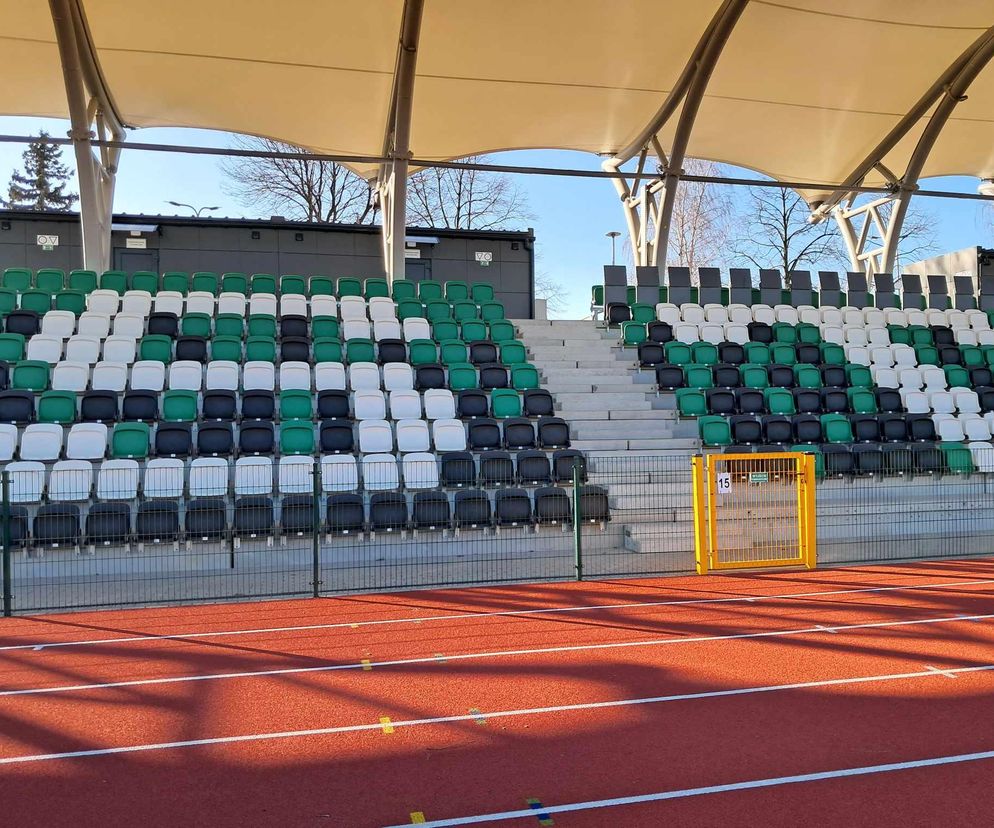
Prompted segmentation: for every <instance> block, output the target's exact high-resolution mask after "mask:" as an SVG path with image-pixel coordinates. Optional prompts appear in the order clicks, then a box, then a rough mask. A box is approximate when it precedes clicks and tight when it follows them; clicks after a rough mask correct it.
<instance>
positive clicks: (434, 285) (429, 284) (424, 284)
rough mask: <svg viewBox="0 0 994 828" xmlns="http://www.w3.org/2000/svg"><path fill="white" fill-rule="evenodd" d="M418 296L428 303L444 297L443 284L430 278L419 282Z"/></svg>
mask: <svg viewBox="0 0 994 828" xmlns="http://www.w3.org/2000/svg"><path fill="white" fill-rule="evenodd" d="M418 298H419V299H420V300H421V301H422V302H424V303H425V304H427V303H428V302H434V301H436V300H438V299H441V298H442V285H441V283H439V282H433V281H431V280H430V279H429V280H424V281H421V282H418Z"/></svg>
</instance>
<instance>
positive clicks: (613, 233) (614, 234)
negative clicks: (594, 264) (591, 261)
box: [604, 230, 621, 264]
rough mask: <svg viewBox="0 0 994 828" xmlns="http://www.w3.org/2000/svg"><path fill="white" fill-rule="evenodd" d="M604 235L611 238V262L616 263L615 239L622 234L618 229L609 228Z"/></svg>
mask: <svg viewBox="0 0 994 828" xmlns="http://www.w3.org/2000/svg"><path fill="white" fill-rule="evenodd" d="M604 235H605V236H607V237H608V238H609V239H610V240H611V264H614V263H615V261H614V240H615V239H616V238H618V236H620V235H621V233H619V232H618V231H617V230H609V231H608V232H607V233H605V234H604Z"/></svg>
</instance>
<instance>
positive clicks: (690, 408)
mask: <svg viewBox="0 0 994 828" xmlns="http://www.w3.org/2000/svg"><path fill="white" fill-rule="evenodd" d="M676 410H677V411H678V412H679V414H680V416H681V417H704V416H706V415H707V413H708V403H707V397H706V396H705V394H704V392H703V391H702V390H701V389H699V388H677V389H676Z"/></svg>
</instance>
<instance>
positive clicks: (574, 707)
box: [0, 664, 994, 765]
mask: <svg viewBox="0 0 994 828" xmlns="http://www.w3.org/2000/svg"><path fill="white" fill-rule="evenodd" d="M992 670H994V664H982V665H974V666H971V667H951V668H950V669H949V672H950V673H983V672H990V671H992ZM937 675H938V673H936V672H935V671H934V670H919V671H916V672H910V673H884V674H881V675H876V676H853V677H850V678H837V679H821V680H818V681H800V682H794V683H791V684H770V685H761V686H759V687H736V688H732V689H728V690H702V691H701V692H698V693H679V694H672V695H667V696H648V697H644V698H637V699H614V700H610V701H598V702H578V703H577V704H559V705H553V706H549V707H525V708H520V709H517V710H496V711H488V712H487V714H486V718H487V719H507V718H512V717H515V716H538V715H543V714H548V713H569V712H575V711H582V710H604V709H607V708H612V707H637V706H640V705H646V704H664V703H667V702H678V701H695V700H700V699H718V698H725V697H728V696H747V695H752V694H756V693H776V692H783V691H787V690H804V689H808V688H812V687H836V686H842V685H850V684H868V683H871V682H883V681H903V680H907V679H918V678H935V677H936V676H937ZM480 718H481V713H480V711H478V710H477V711H475V712H473V711H470V712H469V713H468V714H460V715H453V716H433V717H431V718H427V719H406V720H402V721H391V722H390V725H391V726H392V727H394V728H395V729H396V728H398V727H418V726H424V725H436V724H449V723H452V722H468V721H479V719H480ZM382 728H383V723H382V721H377V722H368V723H364V724H355V725H341V726H339V727H321V728H312V729H310V730H284V731H278V732H274V733H247V734H244V735H241V736H215V737H213V738H208V739H188V740H185V741H180V742H155V743H151V744H145V745H125V746H123V747H110V748H92V749H90V750H73V751H66V752H64V753H36V754H27V755H24V756H8V757H5V758H0V765H15V764H19V763H23V762H48V761H52V760H56V759H77V758H83V757H88V756H110V755H112V754H116V753H139V752H143V751H150V750H171V749H176V748H189V747H204V746H206V745H223V744H232V743H236V742H262V741H269V740H274V739H295V738H303V737H307V736H329V735H334V734H336V733H357V732H361V731H365V730H381V729H382Z"/></svg>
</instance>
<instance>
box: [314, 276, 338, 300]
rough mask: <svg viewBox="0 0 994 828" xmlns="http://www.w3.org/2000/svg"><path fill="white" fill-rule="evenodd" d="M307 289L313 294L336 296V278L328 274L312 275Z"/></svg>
mask: <svg viewBox="0 0 994 828" xmlns="http://www.w3.org/2000/svg"><path fill="white" fill-rule="evenodd" d="M307 289H308V292H309V293H310V295H311V296H334V295H335V280H334V279H332V278H330V277H328V276H311V278H310V281H309V282H308V283H307Z"/></svg>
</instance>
